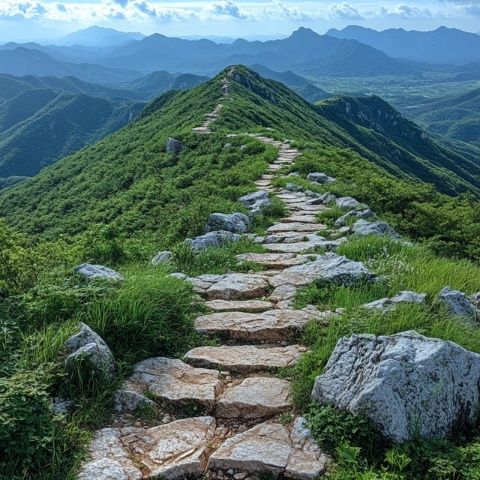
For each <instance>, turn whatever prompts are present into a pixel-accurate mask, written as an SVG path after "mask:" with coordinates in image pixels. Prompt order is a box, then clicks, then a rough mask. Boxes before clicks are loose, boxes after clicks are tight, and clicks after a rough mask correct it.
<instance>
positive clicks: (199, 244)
mask: <svg viewBox="0 0 480 480" xmlns="http://www.w3.org/2000/svg"><path fill="white" fill-rule="evenodd" d="M241 239H242V237H241V236H240V235H237V234H236V233H232V232H228V231H224V230H222V231H218V232H209V233H206V234H205V235H200V236H199V237H195V238H187V239H186V240H185V244H186V245H189V246H190V247H191V248H192V250H196V251H201V250H206V249H207V248H212V247H220V246H221V245H223V244H225V243H229V242H239V241H240V240H241Z"/></svg>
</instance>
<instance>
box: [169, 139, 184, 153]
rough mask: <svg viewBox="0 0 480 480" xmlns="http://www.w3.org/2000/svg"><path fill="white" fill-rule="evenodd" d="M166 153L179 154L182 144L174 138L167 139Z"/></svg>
mask: <svg viewBox="0 0 480 480" xmlns="http://www.w3.org/2000/svg"><path fill="white" fill-rule="evenodd" d="M165 148H166V151H167V153H174V154H179V153H180V152H181V151H182V150H183V143H182V142H181V141H180V140H177V139H176V138H171V137H170V138H169V139H168V140H167V144H166V147H165Z"/></svg>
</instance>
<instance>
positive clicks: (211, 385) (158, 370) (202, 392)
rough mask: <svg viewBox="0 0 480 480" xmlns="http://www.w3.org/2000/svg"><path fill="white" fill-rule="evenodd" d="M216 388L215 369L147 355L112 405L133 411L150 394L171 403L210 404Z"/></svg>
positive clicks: (213, 400) (217, 381)
mask: <svg viewBox="0 0 480 480" xmlns="http://www.w3.org/2000/svg"><path fill="white" fill-rule="evenodd" d="M219 387H220V380H219V378H218V371H216V370H207V369H204V368H193V367H191V366H190V365H187V364H186V363H184V362H182V361H181V360H176V359H170V358H162V357H157V358H149V359H147V360H143V361H142V362H140V363H137V364H136V365H135V368H134V371H133V374H132V375H131V377H130V378H129V379H128V380H127V381H126V382H125V383H124V384H123V385H122V387H121V389H120V390H119V391H118V392H117V393H116V394H115V408H116V410H117V411H124V410H135V409H136V408H137V407H139V406H141V405H144V404H149V403H150V402H148V400H150V398H151V397H152V396H153V397H155V398H157V399H159V400H163V401H167V402H171V403H175V402H196V403H199V404H201V405H203V406H205V407H212V406H213V404H214V403H215V395H216V392H217V390H218V388H219ZM147 392H148V394H147ZM149 397H150V398H149ZM146 400H147V401H146Z"/></svg>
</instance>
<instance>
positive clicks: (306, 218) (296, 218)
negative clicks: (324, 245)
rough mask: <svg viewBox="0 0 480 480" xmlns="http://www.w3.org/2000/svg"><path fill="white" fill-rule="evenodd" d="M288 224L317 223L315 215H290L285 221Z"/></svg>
mask: <svg viewBox="0 0 480 480" xmlns="http://www.w3.org/2000/svg"><path fill="white" fill-rule="evenodd" d="M283 221H284V222H286V223H317V217H316V216H315V215H308V214H307V215H290V216H289V217H287V218H285V219H284V220H283Z"/></svg>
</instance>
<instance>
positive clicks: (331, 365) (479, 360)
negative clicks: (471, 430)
mask: <svg viewBox="0 0 480 480" xmlns="http://www.w3.org/2000/svg"><path fill="white" fill-rule="evenodd" d="M312 397H313V399H314V400H316V401H318V402H319V403H322V404H333V405H335V406H336V407H337V408H339V409H342V410H348V411H350V412H353V413H361V414H363V415H366V416H367V417H369V418H370V419H371V420H372V421H373V422H374V423H375V424H376V425H377V427H378V428H379V429H380V430H381V432H382V433H383V434H384V435H385V436H386V437H387V438H389V439H391V440H393V441H395V442H404V441H408V440H410V439H412V438H413V437H414V436H415V435H417V434H418V435H420V436H421V437H422V438H428V439H432V438H444V437H447V436H448V435H450V434H451V433H452V432H454V431H456V430H457V429H459V428H464V427H467V426H471V425H473V424H475V422H476V421H477V420H478V419H479V416H480V355H478V354H476V353H472V352H469V351H467V350H465V349H463V348H462V347H460V346H458V345H456V344H454V343H452V342H445V341H442V340H438V339H432V338H426V337H423V336H421V335H418V334H417V333H415V332H404V333H400V334H397V335H392V336H384V337H375V336H373V335H359V336H357V335H353V336H352V337H350V338H342V339H341V340H339V342H338V343H337V346H336V347H335V350H334V351H333V353H332V356H331V357H330V359H329V361H328V363H327V366H326V367H325V373H324V374H323V375H320V376H319V377H317V379H316V381H315V386H314V389H313V393H312Z"/></svg>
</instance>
